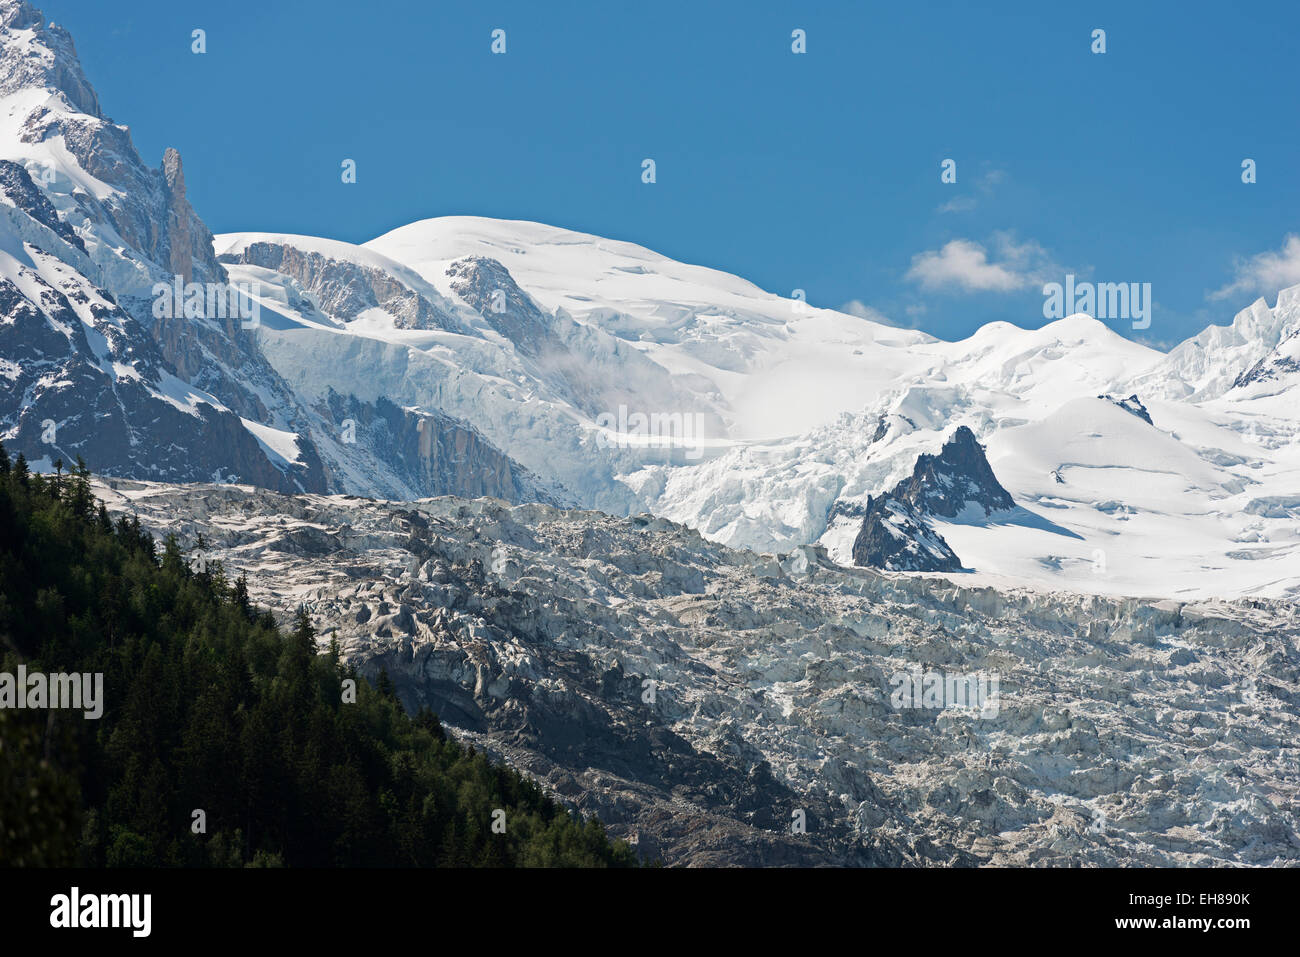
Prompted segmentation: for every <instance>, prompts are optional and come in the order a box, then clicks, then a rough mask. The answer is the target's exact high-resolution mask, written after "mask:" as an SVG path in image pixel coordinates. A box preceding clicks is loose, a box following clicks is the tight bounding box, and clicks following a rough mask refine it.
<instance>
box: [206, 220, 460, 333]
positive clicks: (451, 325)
mask: <svg viewBox="0 0 1300 957" xmlns="http://www.w3.org/2000/svg"><path fill="white" fill-rule="evenodd" d="M221 259H222V261H223V262H227V263H240V264H246V265H250V266H261V267H263V268H264V269H273V270H275V271H276V272H278V273H283V274H284V275H286V276H288V277H289V278H291V279H293V280H294V281H295V282H297V283H298V285H299V287H300V288H301V289H302V290H303V291H304V292H307V293H309V294H311V295H312V296H313V297H314V298H315V300H316V303H315V305H316V307H317V308H319V309H320V310H321V311H322V312H324V313H326V314H328V315H330V316H333V317H334V318H336V319H340V320H342V321H344V322H351V321H352V320H354V319H356V318H357V316H359V315H360V314H361V313H362V312H364V311H365V310H367V309H372V308H376V307H379V308H382V309H384V310H385V311H386V312H388V313H389V314H390V315H392V317H393V319H394V321H395V322H396V323H397V326H398V328H401V329H446V330H447V331H449V332H460V331H462V326H461V323H460V322H459V321H458V320H457V319H456V317H455V316H452V315H451V314H449V313H448V312H447V311H446V310H444V309H441V308H440V307H439V306H437V305H436V304H435V303H433V302H430V301H429V300H428V299H427V298H425V297H424V296H422V295H420V294H419V293H418V292H416V291H414V290H412V289H410V288H408V287H406V286H404V285H402V284H401V283H400V282H398V281H397V280H396V279H394V278H393V277H392V276H389V275H387V274H386V273H384V272H382V271H380V270H378V269H370V268H367V267H365V266H361V265H358V264H356V263H350V262H343V261H341V260H338V259H330V258H328V257H326V256H322V255H321V254H320V253H317V252H303V251H302V250H300V249H297V248H295V247H293V246H286V245H284V244H282V243H268V242H257V243H250V244H249V245H248V247H247V248H245V249H243V250H241V251H240V252H239V253H237V254H229V255H225V256H223V257H221Z"/></svg>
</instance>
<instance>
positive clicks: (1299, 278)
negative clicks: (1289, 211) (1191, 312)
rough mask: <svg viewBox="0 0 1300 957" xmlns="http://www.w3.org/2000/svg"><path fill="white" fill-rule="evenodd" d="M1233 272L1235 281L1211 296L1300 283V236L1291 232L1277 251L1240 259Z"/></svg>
mask: <svg viewBox="0 0 1300 957" xmlns="http://www.w3.org/2000/svg"><path fill="white" fill-rule="evenodd" d="M1233 273H1234V275H1235V278H1234V279H1233V281H1232V282H1230V283H1229V284H1228V285H1226V286H1224V287H1223V288H1222V289H1216V290H1215V291H1214V292H1212V293H1210V294H1209V298H1210V299H1227V298H1229V297H1230V296H1238V295H1243V294H1262V293H1275V292H1277V291H1278V290H1280V289H1286V288H1287V287H1288V286H1294V285H1296V284H1297V283H1300V236H1297V235H1295V234H1294V233H1292V234H1290V235H1288V236H1287V237H1286V239H1285V240H1283V241H1282V248H1281V249H1279V250H1277V251H1276V252H1274V251H1272V250H1269V251H1267V252H1262V253H1260V254H1258V255H1256V256H1251V257H1250V258H1249V259H1241V258H1238V259H1237V261H1236V263H1234V265H1233Z"/></svg>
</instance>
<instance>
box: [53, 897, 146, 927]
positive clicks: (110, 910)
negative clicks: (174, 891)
mask: <svg viewBox="0 0 1300 957" xmlns="http://www.w3.org/2000/svg"><path fill="white" fill-rule="evenodd" d="M152 925H153V895H152V894H82V893H81V889H80V888H78V887H74V888H72V890H71V892H69V893H67V894H55V895H54V896H53V897H51V898H50V926H51V927H55V928H68V929H76V928H78V927H110V928H111V927H125V928H129V929H130V931H131V936H132V937H148V936H149V932H150V930H151V929H152Z"/></svg>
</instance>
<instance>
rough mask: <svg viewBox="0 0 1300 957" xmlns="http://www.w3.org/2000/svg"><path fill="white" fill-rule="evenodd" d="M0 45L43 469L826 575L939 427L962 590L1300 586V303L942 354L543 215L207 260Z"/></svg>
mask: <svg viewBox="0 0 1300 957" xmlns="http://www.w3.org/2000/svg"><path fill="white" fill-rule="evenodd" d="M0 31H2V32H0V53H2V58H0V197H2V199H0V437H2V438H3V439H4V441H5V442H6V444H7V445H8V446H9V447H10V448H12V449H14V450H16V451H23V452H24V453H25V454H26V455H27V456H28V457H29V459H32V460H33V461H34V462H35V463H37V464H38V465H39V466H43V467H47V468H48V467H50V466H51V465H52V463H53V462H54V460H55V459H58V458H63V459H64V460H65V461H70V460H71V459H72V458H74V457H75V456H76V455H78V454H80V455H83V456H84V457H85V458H86V460H87V461H88V462H90V463H91V464H92V465H93V466H94V467H95V468H96V469H97V470H98V471H101V472H103V473H105V474H110V475H119V476H129V477H135V478H152V479H160V480H168V481H198V480H217V481H238V482H243V483H247V484H252V485H259V486H264V487H268V488H272V489H279V490H282V491H291V490H301V491H307V492H323V491H336V492H346V493H350V494H356V495H365V496H371V497H381V498H391V499H414V498H419V497H423V496H429V495H437V494H458V495H464V496H479V495H490V496H495V497H499V498H504V499H506V500H509V501H512V502H524V501H545V502H553V503H558V504H571V505H580V506H583V507H587V508H596V509H600V510H603V511H606V512H610V513H613V514H616V515H627V514H636V513H641V512H650V513H653V514H655V515H659V516H663V517H666V518H670V519H673V520H675V521H679V522H682V523H684V524H687V525H690V526H691V527H694V528H696V529H698V530H699V531H700V532H701V533H702V534H704V535H705V536H707V537H708V538H710V539H712V540H715V541H717V542H719V543H722V544H726V545H730V546H733V547H744V548H749V549H753V550H756V551H759V552H779V553H788V552H790V551H791V550H792V549H795V548H798V547H801V546H804V545H808V544H811V543H817V544H820V545H821V546H822V547H824V548H825V549H826V552H827V554H828V555H829V556H830V557H831V558H832V559H833V560H835V561H837V562H839V563H841V564H844V565H851V564H852V563H853V561H854V557H853V550H854V543H855V541H856V540H857V539H858V537H859V535H860V534H861V532H862V531H863V517H864V515H866V514H867V513H868V511H869V510H870V508H871V507H872V506H871V503H872V502H876V503H881V502H883V501H884V500H885V498H886V497H887V494H888V493H890V492H891V490H893V489H895V488H896V487H898V486H899V485H900V483H904V482H905V481H907V480H908V479H909V477H911V476H913V475H914V473H915V471H916V469H917V466H918V462H924V461H926V460H927V459H926V457H927V456H929V457H934V456H939V455H942V449H943V447H944V445H945V443H946V442H947V441H948V440H949V439H950V438H951V437H952V436H953V435H954V434H962V435H964V434H965V433H964V432H963V431H962V430H969V434H970V435H971V437H972V439H973V441H975V442H976V443H978V444H979V445H981V446H983V448H984V449H985V450H986V455H987V462H988V465H989V467H990V468H991V470H992V474H993V475H994V476H996V481H997V482H998V483H1000V486H1001V487H1003V488H1004V489H1005V491H1006V492H1007V493H1008V494H1009V495H1010V497H1011V499H1012V500H1014V502H1015V503H1016V508H1015V509H1013V510H1010V511H1009V512H1008V514H1006V515H1001V516H998V515H985V516H983V517H982V518H981V519H980V520H979V521H972V520H970V518H969V516H964V515H962V514H951V515H949V514H942V513H927V514H921V513H918V514H917V515H916V516H911V517H910V518H909V522H910V523H911V524H912V525H913V526H915V531H914V534H915V535H921V534H922V532H921V531H920V530H921V529H922V527H924V529H926V530H927V531H926V532H925V534H926V535H930V536H932V537H933V538H934V539H936V540H938V541H942V542H943V543H945V547H946V548H947V550H948V552H950V553H951V554H952V555H954V556H959V561H958V564H957V565H956V566H953V570H952V572H951V574H954V575H961V576H963V580H965V581H968V582H969V581H978V582H986V583H992V584H1001V583H1015V584H1032V585H1034V586H1036V587H1042V588H1046V589H1059V588H1065V589H1070V590H1077V591H1086V592H1099V593H1109V594H1122V595H1159V596H1170V595H1178V596H1182V597H1208V596H1235V595H1246V594H1250V595H1264V596H1274V597H1277V596H1287V595H1294V594H1296V593H1298V592H1300V561H1298V560H1297V559H1298V558H1300V552H1298V551H1297V549H1300V533H1297V531H1296V528H1297V526H1296V519H1297V517H1300V492H1298V491H1297V488H1298V487H1300V441H1297V436H1300V406H1298V405H1297V402H1296V398H1297V392H1296V384H1297V377H1298V376H1300V373H1297V369H1296V366H1297V362H1300V355H1298V354H1297V353H1300V287H1298V288H1296V289H1291V290H1284V291H1282V292H1281V293H1280V294H1279V296H1278V301H1277V305H1276V307H1274V308H1271V309H1270V308H1269V307H1268V306H1267V305H1266V303H1264V302H1263V301H1262V300H1261V301H1258V302H1256V303H1254V304H1253V305H1251V306H1250V307H1249V308H1247V309H1245V310H1243V311H1242V312H1241V313H1240V314H1239V315H1238V316H1237V317H1236V319H1235V320H1234V321H1233V322H1232V324H1231V325H1229V326H1222V327H1219V326H1215V327H1211V328H1209V329H1207V330H1205V331H1204V332H1202V333H1201V334H1200V335H1198V336H1196V337H1194V338H1193V339H1190V340H1188V341H1187V342H1185V343H1183V344H1181V345H1179V346H1177V347H1176V348H1174V349H1173V350H1171V351H1170V352H1168V353H1163V352H1160V351H1158V350H1155V349H1152V348H1149V347H1147V346H1144V345H1141V344H1138V343H1135V342H1133V341H1130V340H1128V339H1125V338H1123V337H1122V336H1120V335H1118V334H1117V333H1115V332H1113V331H1112V330H1110V329H1109V328H1108V327H1107V326H1105V325H1104V324H1102V323H1100V322H1098V321H1096V320H1095V319H1092V318H1089V317H1087V316H1083V315H1075V316H1069V317H1067V318H1064V319H1060V320H1057V321H1055V322H1051V323H1048V324H1047V325H1044V326H1042V327H1041V328H1038V329H1022V328H1019V327H1017V326H1014V325H1011V324H1009V323H1003V322H999V323H992V324H990V325H987V326H985V327H983V328H982V329H980V330H979V331H977V332H976V333H975V334H974V335H972V336H971V337H969V338H968V339H965V340H962V341H960V342H944V341H940V340H937V339H935V338H933V337H931V336H928V335H926V334H924V333H921V332H917V331H912V330H903V329H898V328H894V327H891V326H888V325H884V324H882V323H879V322H874V321H872V320H871V319H870V318H866V317H864V316H861V315H850V314H847V313H842V312H837V311H834V310H827V309H818V308H814V307H812V306H809V305H807V304H806V303H805V302H803V301H802V299H801V298H799V297H797V296H795V297H792V298H786V297H782V296H778V295H775V294H773V293H769V292H766V291H764V290H761V289H759V288H758V287H756V286H754V285H753V284H752V283H749V282H746V281H745V280H743V279H740V278H738V277H736V276H732V275H729V274H726V273H723V272H719V271H717V270H713V269H708V268H705V267H702V266H695V265H689V264H684V263H680V262H676V261H674V260H671V259H669V258H667V257H665V256H662V255H659V254H657V253H655V252H653V251H651V250H648V249H645V248H643V247H640V246H637V245H634V244H632V243H627V242H619V241H614V240H609V239H604V238H601V237H597V236H592V235H588V234H583V233H578V232H574V231H571V230H566V229H561V228H557V227H553V226H546V225H541V224H538V223H529V222H519V221H505V220H489V219H482V218H476V217H463V216H457V217H445V218H440V219H434V220H427V221H422V222H417V223H412V224H410V225H408V226H404V227H402V228H399V229H396V230H394V231H392V232H390V233H387V234H386V235H383V236H380V237H378V238H376V239H374V240H372V241H370V242H368V243H366V244H364V245H353V244H350V243H344V242H339V241H335V240H330V239H323V238H317V237H304V236H294V235H286V234H270V233H256V232H247V233H232V234H226V235H221V236H216V237H212V236H211V234H210V233H209V232H208V230H207V227H206V226H205V225H204V224H203V221H202V220H201V219H200V218H199V216H198V214H197V213H196V212H195V211H194V210H193V209H192V208H191V207H190V205H189V202H188V200H187V199H186V193H185V177H184V173H183V171H182V166H181V162H180V157H179V155H177V154H176V153H175V152H174V151H168V152H167V154H166V155H164V157H163V159H162V165H161V168H159V169H151V168H149V167H147V166H146V165H145V164H144V163H143V161H142V160H141V159H140V157H139V156H138V154H137V153H136V152H135V149H134V147H133V146H132V145H131V141H130V136H129V133H128V131H127V130H126V128H125V127H122V126H119V125H116V124H114V123H113V122H112V121H111V120H109V119H108V118H107V117H106V116H105V115H104V114H103V112H102V110H101V106H100V104H99V101H98V98H97V97H96V95H95V93H94V91H93V89H92V88H91V86H90V84H89V82H88V81H87V79H86V77H85V76H84V74H83V72H82V70H81V67H80V65H79V63H78V62H77V58H76V53H75V50H74V48H73V45H72V41H71V39H70V38H69V37H68V35H67V34H66V33H65V32H64V31H62V30H61V29H60V28H58V27H55V26H53V25H47V24H45V23H44V21H43V18H42V17H41V16H40V14H39V12H37V11H36V10H35V9H34V8H32V7H31V6H30V5H29V4H27V3H25V2H22V0H0ZM190 284H193V285H194V286H195V287H196V288H197V289H198V290H199V291H200V293H201V294H202V295H201V296H200V298H201V299H202V300H203V301H202V302H201V303H200V305H199V307H198V308H196V309H194V310H189V309H188V308H175V309H170V310H169V309H161V310H160V308H159V306H160V304H161V301H162V299H163V298H165V294H164V293H163V292H160V290H166V289H169V288H176V287H177V286H179V287H180V288H181V289H182V290H184V289H188V288H190ZM214 294H215V296H214ZM205 297H206V298H205ZM175 298H176V299H177V300H178V301H179V299H180V298H181V297H175ZM214 302H215V305H216V306H217V307H219V306H220V305H221V304H222V303H225V304H226V309H225V310H224V311H223V310H222V309H220V308H216V309H215V310H214V308H213V303H214ZM879 507H880V506H879V504H877V508H879ZM949 564H951V562H949ZM958 569H960V570H958Z"/></svg>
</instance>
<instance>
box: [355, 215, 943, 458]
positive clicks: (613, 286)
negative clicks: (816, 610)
mask: <svg viewBox="0 0 1300 957" xmlns="http://www.w3.org/2000/svg"><path fill="white" fill-rule="evenodd" d="M366 248H367V249H372V250H377V251H379V252H381V253H384V254H386V255H388V256H390V257H391V258H393V259H396V260H398V261H400V262H404V263H406V264H407V265H409V266H411V267H413V268H414V269H416V270H417V271H419V272H420V273H421V275H423V276H424V277H425V278H426V279H427V280H429V282H431V283H433V284H434V285H436V286H438V287H439V288H440V289H443V290H444V291H445V292H447V293H448V294H450V293H451V286H450V281H449V279H448V277H447V268H448V266H449V265H450V264H451V263H452V262H454V261H456V260H459V259H462V258H464V257H467V256H486V257H489V258H492V259H495V260H497V261H498V262H500V263H501V264H502V265H503V266H504V267H505V268H506V269H507V270H508V271H509V273H510V275H511V276H513V277H514V279H515V281H516V282H518V283H519V285H520V286H521V287H523V288H524V289H525V290H527V292H528V293H529V295H530V296H532V297H533V298H534V299H535V300H536V301H537V302H538V304H540V305H541V306H542V308H543V309H545V310H546V311H548V312H554V311H555V310H556V309H560V310H563V312H564V313H565V314H567V315H570V316H572V317H573V318H574V319H576V320H577V321H578V322H581V323H583V324H585V325H588V326H595V327H598V328H599V329H601V330H602V331H603V332H606V333H608V334H609V335H612V336H614V337H616V338H618V339H620V340H622V341H625V342H628V343H631V344H633V345H635V347H636V348H637V349H639V350H641V351H642V352H643V353H644V354H645V355H646V356H647V357H648V358H650V359H652V360H653V361H654V362H656V363H657V364H659V365H660V366H662V367H663V368H665V369H667V370H668V371H669V372H670V373H672V374H673V375H675V376H678V377H680V378H682V379H684V380H686V381H687V382H688V383H689V384H690V386H691V387H692V388H693V389H694V391H695V392H696V393H697V395H698V396H699V402H700V403H701V406H703V405H704V404H710V405H711V404H712V402H714V401H716V400H715V399H714V398H713V396H714V395H715V394H716V395H717V396H720V397H721V400H722V405H721V408H720V410H719V411H720V413H721V414H722V415H723V418H724V420H725V421H726V427H727V430H726V438H728V439H731V440H767V439H771V438H774V437H779V436H788V435H794V434H799V433H802V432H806V431H808V430H809V429H811V428H815V427H817V426H819V425H821V424H823V423H824V422H826V421H828V420H829V419H831V418H833V417H834V416H835V415H837V414H839V413H841V412H844V411H848V410H854V409H859V408H861V407H862V406H864V405H866V404H868V403H869V402H871V401H873V400H874V399H875V398H876V397H877V396H878V395H879V393H880V391H881V390H882V389H883V388H884V387H885V386H886V384H887V383H889V382H892V381H893V379H894V378H895V376H896V374H897V372H898V371H899V369H900V368H901V369H903V370H906V369H916V370H919V369H920V368H921V366H922V365H923V364H924V359H923V358H921V357H919V356H912V355H910V354H909V353H908V351H907V350H908V347H910V346H913V345H916V344H918V343H923V342H928V341H931V339H930V337H929V336H926V335H925V334H924V333H920V332H916V331H912V330H902V329H895V328H892V327H889V326H884V325H881V324H879V323H874V322H871V321H869V320H866V319H861V318H858V317H856V316H849V315H845V314H844V313H839V312H835V311H833V310H828V309H817V308H814V307H811V306H807V305H806V304H803V303H801V302H797V301H796V300H793V299H787V298H782V297H779V296H776V295H774V294H772V293H769V292H765V291H763V290H761V289H759V288H758V287H757V286H755V285H753V284H752V283H750V282H747V281H745V280H743V279H740V278H738V277H736V276H732V275H729V274H727V273H723V272H719V271H718V270H715V269H708V268H705V267H703V266H694V265H689V264H686V263H680V262H676V261H674V260H671V259H669V258H667V257H665V256H662V255H660V254H658V253H655V252H652V251H651V250H648V249H645V248H643V247H641V246H637V245H634V244H633V243H627V242H618V241H614V240H609V239H602V238H601V237H598V236H591V235H588V234H586V233H579V232H574V231H572V230H567V229H559V228H556V227H554V226H546V225H542V224H540V223H530V222H520V221H507V220H491V219H483V218H479V217H473V216H448V217H443V218H440V219H431V220H425V221H422V222H418V223H412V224H410V225H409V226H403V227H401V228H400V229H396V230H393V231H392V232H390V233H386V234H385V235H383V236H380V237H379V238H378V239H373V240H371V241H370V242H368V243H366ZM886 356H888V358H887V359H886V358H885V357H886ZM646 398H647V400H651V399H652V398H653V397H646ZM651 408H656V407H653V406H652V407H651ZM646 411H649V409H647V410H646ZM697 411H705V409H704V408H703V407H701V408H700V409H698V410H697ZM710 411H712V409H710Z"/></svg>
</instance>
